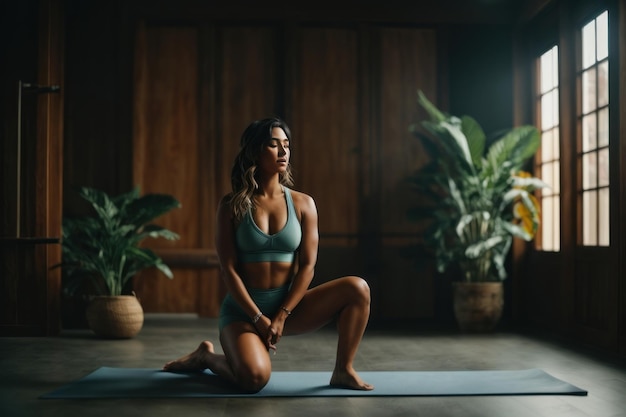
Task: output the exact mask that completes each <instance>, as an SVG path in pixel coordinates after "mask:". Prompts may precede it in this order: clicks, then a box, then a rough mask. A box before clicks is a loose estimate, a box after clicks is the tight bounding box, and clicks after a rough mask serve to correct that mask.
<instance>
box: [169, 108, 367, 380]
mask: <svg viewBox="0 0 626 417" xmlns="http://www.w3.org/2000/svg"><path fill="white" fill-rule="evenodd" d="M290 137H291V133H290V130H289V128H288V126H287V124H286V123H285V122H284V121H282V120H280V119H277V118H270V119H264V120H259V121H255V122H253V123H252V124H251V125H250V126H248V128H246V130H245V131H244V133H243V135H242V138H241V149H240V151H239V154H238V155H237V157H236V159H235V164H234V167H233V170H232V176H231V180H232V186H233V191H232V193H230V194H228V195H226V196H225V197H223V198H222V200H221V201H220V204H219V208H218V212H217V234H216V247H217V253H218V256H219V259H220V265H221V272H222V277H223V279H224V281H225V283H226V287H227V290H228V293H227V295H226V297H225V299H224V301H223V303H222V306H221V309H220V317H219V328H220V343H221V345H222V350H223V352H224V354H223V355H221V354H217V353H215V351H214V348H213V344H212V343H211V342H208V341H204V342H202V343H201V344H200V346H199V347H198V348H197V349H196V350H195V351H193V352H192V353H190V354H189V355H187V356H184V357H182V358H180V359H178V360H175V361H172V362H169V363H167V364H165V366H164V369H165V370H168V371H182V370H203V369H207V368H208V369H210V370H211V371H212V372H214V373H215V374H217V375H220V376H221V377H223V378H225V379H226V380H228V381H230V382H232V383H235V384H237V385H238V386H239V387H241V388H242V389H244V390H246V391H249V392H257V391H259V390H261V389H262V388H263V387H264V386H265V385H266V384H267V382H268V381H269V378H270V373H271V360H270V356H269V350H273V351H274V353H275V352H276V346H277V345H278V343H279V342H280V339H281V337H282V336H288V335H296V334H302V333H305V332H310V331H313V330H316V329H319V328H321V327H322V326H324V325H326V324H327V323H329V322H330V321H332V320H333V319H336V320H337V330H338V336H339V337H338V346H337V358H336V362H335V368H334V370H333V373H332V376H331V379H330V384H331V385H332V386H337V387H342V388H350V389H357V390H371V389H373V386H372V385H370V384H368V383H366V382H364V381H363V380H362V379H361V378H360V377H359V375H358V374H357V373H356V371H355V370H354V368H353V360H354V357H355V355H356V352H357V349H358V346H359V343H360V341H361V338H362V336H363V332H364V331H365V327H366V325H367V322H368V319H369V311H370V291H369V286H368V285H367V283H366V282H365V280H363V279H361V278H359V277H356V276H349V277H343V278H339V279H336V280H334V281H330V282H327V283H324V284H321V285H319V286H317V287H314V288H311V289H309V285H310V284H311V281H312V279H313V271H314V267H315V262H316V260H317V245H318V230H317V209H316V207H315V202H314V201H313V199H312V198H311V197H310V196H308V195H306V194H304V193H301V192H297V191H294V190H291V189H290V188H288V187H289V186H292V185H293V181H292V176H291V166H290V165H289V156H290V149H289V141H290Z"/></svg>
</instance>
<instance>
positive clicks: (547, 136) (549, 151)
mask: <svg viewBox="0 0 626 417" xmlns="http://www.w3.org/2000/svg"><path fill="white" fill-rule="evenodd" d="M555 141H556V140H555V138H554V129H550V130H547V131H545V132H543V134H542V135H541V160H542V161H544V162H545V161H551V160H553V159H554V158H555V157H556V155H554V142H555Z"/></svg>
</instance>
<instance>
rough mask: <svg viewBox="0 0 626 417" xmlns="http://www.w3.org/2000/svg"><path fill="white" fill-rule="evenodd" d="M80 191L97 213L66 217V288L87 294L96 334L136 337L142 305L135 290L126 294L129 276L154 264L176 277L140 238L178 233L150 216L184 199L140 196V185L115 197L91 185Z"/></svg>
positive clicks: (65, 290) (64, 284) (87, 311)
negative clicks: (153, 221) (157, 223)
mask: <svg viewBox="0 0 626 417" xmlns="http://www.w3.org/2000/svg"><path fill="white" fill-rule="evenodd" d="M78 193H79V195H80V196H81V197H82V198H83V199H85V200H86V201H88V202H89V203H90V204H91V206H92V208H93V210H94V214H93V215H87V216H80V217H68V216H66V217H64V218H63V237H62V241H61V246H62V256H63V258H62V263H61V264H60V265H59V266H61V267H62V268H63V290H64V292H66V293H67V294H72V293H76V292H77V291H83V292H87V293H88V294H89V298H90V302H89V304H88V305H87V308H86V316H87V322H88V324H89V327H90V328H91V329H92V330H93V331H94V333H96V335H98V336H101V337H108V338H129V337H133V336H135V335H136V334H137V333H138V332H139V330H141V327H142V326H143V309H142V307H141V304H140V303H139V301H138V300H137V297H136V296H135V295H134V293H133V294H132V295H128V294H124V292H125V291H126V287H127V284H128V283H129V281H130V280H131V278H132V277H133V276H134V275H135V274H136V273H138V272H139V271H141V270H143V269H146V268H151V267H156V268H157V269H159V270H160V271H161V272H163V274H164V275H165V276H167V277H168V278H170V279H172V278H173V274H172V271H171V270H170V269H169V267H168V266H167V265H166V264H165V263H164V262H163V260H162V259H161V258H160V257H159V256H158V255H156V254H155V253H154V252H153V251H152V250H150V249H148V248H145V247H141V246H140V243H141V242H142V241H143V240H144V239H145V238H148V237H150V238H158V237H162V238H165V239H170V240H174V239H178V238H179V236H178V235H177V234H176V233H174V232H172V231H170V230H168V229H165V228H163V227H160V226H157V225H155V224H151V223H150V222H151V221H152V220H153V219H155V218H156V217H159V216H161V215H163V214H165V213H167V212H169V211H170V210H172V209H174V208H176V207H180V203H179V202H178V201H177V200H176V199H175V198H174V197H172V196H170V195H166V194H146V195H143V196H140V194H139V188H135V189H133V190H132V191H130V192H128V193H124V194H121V195H118V196H116V197H111V196H109V195H107V194H106V193H105V192H103V191H100V190H97V189H94V188H89V187H80V188H79V189H78ZM126 292H127V291H126Z"/></svg>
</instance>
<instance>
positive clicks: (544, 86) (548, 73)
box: [540, 46, 559, 94]
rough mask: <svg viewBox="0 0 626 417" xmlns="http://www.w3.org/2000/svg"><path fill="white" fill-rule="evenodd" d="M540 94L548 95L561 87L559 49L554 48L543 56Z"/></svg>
mask: <svg viewBox="0 0 626 417" xmlns="http://www.w3.org/2000/svg"><path fill="white" fill-rule="evenodd" d="M540 77H541V86H540V92H541V93H542V94H545V93H547V92H548V91H550V90H551V89H553V88H556V87H557V86H558V85H559V72H558V49H557V47H556V46H554V47H553V48H552V49H550V50H549V51H547V52H546V53H545V54H543V55H542V56H541V74H540Z"/></svg>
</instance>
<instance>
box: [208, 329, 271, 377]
mask: <svg viewBox="0 0 626 417" xmlns="http://www.w3.org/2000/svg"><path fill="white" fill-rule="evenodd" d="M220 343H221V345H222V350H223V351H224V355H225V356H226V360H227V361H228V363H229V364H230V367H231V369H232V371H233V373H234V376H235V378H236V379H237V381H238V382H239V383H240V384H241V385H242V386H244V387H246V386H247V385H248V384H250V386H249V387H248V388H250V389H254V388H255V387H256V385H261V386H262V385H265V383H267V381H268V380H269V377H270V374H271V372H272V364H271V361H270V357H269V353H268V350H267V348H266V347H265V344H264V343H263V342H262V340H261V338H260V337H259V335H258V333H257V332H256V329H255V328H254V326H253V325H252V324H250V323H245V322H233V323H231V324H229V325H227V326H226V327H224V328H223V329H222V331H221V332H220Z"/></svg>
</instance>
